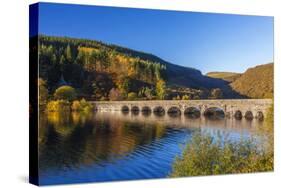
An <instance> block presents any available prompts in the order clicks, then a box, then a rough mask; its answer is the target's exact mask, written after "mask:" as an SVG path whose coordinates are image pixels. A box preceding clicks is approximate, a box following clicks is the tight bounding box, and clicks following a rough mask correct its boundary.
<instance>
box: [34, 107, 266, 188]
mask: <svg viewBox="0 0 281 188" xmlns="http://www.w3.org/2000/svg"><path fill="white" fill-rule="evenodd" d="M260 126H263V122H260V121H257V120H253V121H247V120H245V119H243V120H235V119H221V120H211V119H207V118H198V119H189V118H187V117H185V116H180V117H170V116H168V115H165V116H161V117H159V116H156V115H154V114H150V115H143V114H141V113H140V114H135V115H134V114H131V113H128V114H123V113H121V112H96V113H91V114H87V115H86V114H79V113H63V114H62V113H49V114H41V115H40V127H39V167H40V170H39V174H40V178H39V180H40V184H41V185H49V184H65V183H83V182H101V181H114V180H133V179H148V178H164V177H167V176H168V175H169V173H170V172H171V170H172V164H173V162H174V160H175V157H176V156H179V155H180V154H181V153H182V150H183V148H184V146H185V144H186V143H188V142H189V141H190V139H191V137H192V135H193V134H194V133H195V132H197V131H201V132H208V133H210V134H213V135H214V136H215V135H216V133H217V132H220V133H221V134H223V135H228V137H229V138H230V140H234V141H235V140H240V139H247V138H249V137H250V136H251V135H255V134H256V133H257V129H258V128H259V127H260Z"/></svg>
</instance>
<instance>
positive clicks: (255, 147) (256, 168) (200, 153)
mask: <svg viewBox="0 0 281 188" xmlns="http://www.w3.org/2000/svg"><path fill="white" fill-rule="evenodd" d="M260 129H262V130H260V132H261V133H260V135H259V136H260V138H261V141H256V139H255V138H254V137H253V138H252V139H250V140H247V141H245V140H239V141H235V142H234V141H230V140H228V138H227V137H222V136H221V135H220V134H219V133H218V135H216V136H215V137H214V136H212V135H210V134H208V133H199V132H198V133H197V134H195V135H193V137H192V140H191V142H189V143H188V144H187V145H186V147H185V149H184V152H183V154H182V156H178V157H177V158H176V159H175V162H174V164H173V170H172V173H171V174H170V177H184V176H203V175H218V174H234V173H251V172H265V171H273V169H274V148H273V145H274V139H273V106H272V107H271V108H270V109H269V110H268V113H267V118H266V123H265V127H262V128H260Z"/></svg>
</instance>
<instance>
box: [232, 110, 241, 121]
mask: <svg viewBox="0 0 281 188" xmlns="http://www.w3.org/2000/svg"><path fill="white" fill-rule="evenodd" d="M242 117H243V114H242V112H241V111H240V110H236V111H235V113H234V118H235V119H238V120H241V119H242Z"/></svg>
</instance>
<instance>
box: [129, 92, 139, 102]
mask: <svg viewBox="0 0 281 188" xmlns="http://www.w3.org/2000/svg"><path fill="white" fill-rule="evenodd" d="M137 98H138V96H137V94H136V93H135V92H130V93H128V100H131V101H133V100H136V99H137Z"/></svg>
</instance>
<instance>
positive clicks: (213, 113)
mask: <svg viewBox="0 0 281 188" xmlns="http://www.w3.org/2000/svg"><path fill="white" fill-rule="evenodd" d="M204 116H205V117H208V118H211V119H220V118H224V117H225V112H224V110H223V109H222V108H220V107H209V108H206V109H205V111H204Z"/></svg>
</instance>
